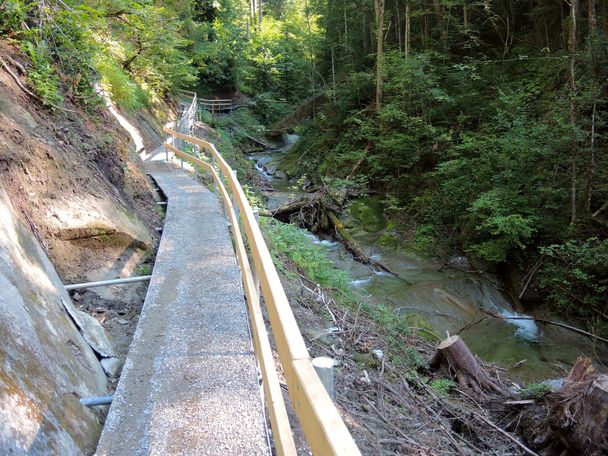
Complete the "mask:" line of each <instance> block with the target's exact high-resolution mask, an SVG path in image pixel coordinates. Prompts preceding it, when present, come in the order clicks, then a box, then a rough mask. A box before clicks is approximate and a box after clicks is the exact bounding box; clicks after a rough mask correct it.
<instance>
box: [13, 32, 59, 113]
mask: <svg viewBox="0 0 608 456" xmlns="http://www.w3.org/2000/svg"><path fill="white" fill-rule="evenodd" d="M22 49H23V51H24V52H25V53H26V54H27V56H28V57H29V58H30V59H31V61H32V65H31V67H30V68H29V69H28V73H27V80H28V82H29V83H30V84H31V85H32V87H33V88H34V91H35V92H36V93H37V94H38V96H39V97H40V98H41V99H42V103H44V104H45V105H60V104H61V103H62V102H63V97H62V96H61V92H60V90H59V89H60V87H61V83H60V81H59V77H58V75H57V71H56V70H55V68H54V67H53V64H52V63H51V61H50V58H49V54H48V51H47V48H46V46H45V45H43V44H40V45H38V46H36V45H34V44H33V43H32V42H30V41H24V42H23V43H22Z"/></svg>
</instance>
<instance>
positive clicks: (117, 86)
mask: <svg viewBox="0 0 608 456" xmlns="http://www.w3.org/2000/svg"><path fill="white" fill-rule="evenodd" d="M96 69H97V71H98V72H99V75H100V79H101V84H102V86H103V87H104V88H105V89H106V90H107V91H108V93H109V94H110V97H111V98H112V100H113V101H114V102H115V103H116V104H117V105H118V106H120V107H122V108H125V109H127V110H130V111H133V110H137V109H140V108H143V107H146V106H148V105H149V102H150V96H149V94H148V93H147V92H146V91H145V90H144V89H142V88H141V86H139V85H138V84H136V83H135V82H134V81H133V80H132V79H131V78H130V77H129V75H128V74H127V73H126V72H125V71H124V70H123V69H122V68H121V67H120V66H118V65H117V64H116V63H115V62H113V61H112V60H110V59H100V60H99V61H98V62H97V65H96Z"/></svg>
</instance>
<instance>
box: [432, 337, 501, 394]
mask: <svg viewBox="0 0 608 456" xmlns="http://www.w3.org/2000/svg"><path fill="white" fill-rule="evenodd" d="M429 366H430V367H432V368H435V369H437V368H439V367H440V366H445V367H447V368H448V370H449V371H450V372H451V373H452V374H454V375H455V376H456V378H457V379H458V383H460V384H461V385H462V386H465V387H469V388H472V389H474V390H475V391H478V392H492V393H498V394H505V393H506V392H505V390H504V389H503V388H501V387H500V386H499V385H497V384H496V382H495V381H494V380H492V378H491V377H490V376H489V375H488V373H487V372H486V371H485V370H484V368H483V367H482V366H481V365H480V364H479V362H478V361H477V358H476V357H475V355H473V353H471V350H469V347H467V344H465V343H464V341H463V340H462V339H461V338H460V336H450V337H448V338H447V339H445V340H443V341H442V342H441V343H440V344H439V346H438V347H437V351H436V352H435V354H434V355H433V356H432V357H431V359H430V360H429Z"/></svg>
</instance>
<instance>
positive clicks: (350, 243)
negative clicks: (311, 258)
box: [327, 210, 398, 276]
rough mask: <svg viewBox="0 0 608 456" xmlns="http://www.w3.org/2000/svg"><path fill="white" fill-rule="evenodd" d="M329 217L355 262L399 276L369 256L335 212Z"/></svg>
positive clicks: (329, 214) (328, 213) (329, 213)
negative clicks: (370, 265)
mask: <svg viewBox="0 0 608 456" xmlns="http://www.w3.org/2000/svg"><path fill="white" fill-rule="evenodd" d="M327 216H328V217H329V220H330V221H331V223H332V225H333V226H334V228H335V230H336V234H337V235H338V236H339V238H340V240H341V241H342V244H344V248H346V250H348V251H349V252H350V253H352V254H353V257H354V258H355V260H357V261H359V262H360V263H363V264H373V265H374V266H377V267H379V268H380V269H382V270H383V271H386V272H388V273H390V274H393V275H394V276H397V275H398V274H396V273H394V272H393V271H391V270H390V269H389V268H388V267H387V266H386V265H384V264H382V263H381V262H379V261H377V260H374V259H373V258H371V257H370V256H369V255H367V254H366V253H365V252H364V251H363V250H362V249H361V247H359V244H357V241H355V240H354V239H353V237H352V236H351V235H350V233H349V232H348V231H347V230H346V228H345V227H344V224H343V223H342V221H341V220H340V219H339V218H338V216H337V215H336V214H334V213H333V211H331V210H329V211H327Z"/></svg>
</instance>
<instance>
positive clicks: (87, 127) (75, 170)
mask: <svg viewBox="0 0 608 456" xmlns="http://www.w3.org/2000/svg"><path fill="white" fill-rule="evenodd" d="M0 53H2V54H3V55H4V56H10V58H11V59H12V60H11V59H6V60H7V61H9V62H12V61H17V62H19V63H21V64H22V65H23V66H24V68H25V69H26V71H27V67H28V63H27V61H26V59H24V58H23V56H22V55H21V54H20V52H19V51H18V50H17V49H16V48H15V47H13V46H12V45H9V44H6V43H0ZM13 72H14V73H15V74H17V75H18V77H19V78H20V79H21V82H22V84H23V85H26V84H27V83H26V77H25V75H24V74H22V73H20V72H19V71H18V69H17V68H13ZM63 95H64V99H65V107H66V108H67V109H69V110H70V111H58V110H51V109H49V108H46V107H44V106H42V105H40V104H39V102H38V101H37V100H34V99H32V98H30V97H29V96H28V95H27V94H26V93H25V92H23V91H22V90H21V89H20V88H19V86H18V85H17V84H16V83H15V81H14V79H13V78H12V77H11V76H10V75H9V74H8V73H7V72H6V71H5V70H4V69H0V187H2V188H4V189H5V191H6V193H7V196H8V199H10V202H11V203H12V206H13V207H14V208H15V211H16V212H17V213H18V217H19V218H20V219H21V222H22V223H23V225H24V226H26V227H27V229H28V230H31V233H32V234H33V236H34V239H36V241H37V242H38V243H39V244H40V245H41V246H42V248H43V251H44V252H45V253H46V254H47V255H48V257H49V259H50V260H51V262H52V264H53V266H54V268H55V269H56V270H57V273H58V275H59V279H60V280H61V282H58V284H57V286H58V287H59V288H61V285H60V283H63V284H68V283H77V282H78V283H80V282H89V281H95V280H101V279H108V278H116V277H128V276H133V275H144V274H149V273H150V271H151V268H152V264H153V260H154V254H155V253H154V252H155V251H156V246H157V243H158V238H159V234H158V231H157V228H159V227H161V226H162V210H160V209H159V206H158V205H157V204H156V202H155V198H156V195H155V194H154V191H153V189H152V187H151V185H150V183H149V182H148V180H147V179H146V176H145V173H144V171H143V166H142V163H141V160H140V158H139V156H138V154H137V153H136V152H135V146H134V143H133V141H132V140H131V138H130V137H129V134H128V133H127V132H126V131H125V130H124V129H123V128H122V127H121V126H120V125H119V123H118V122H117V120H116V119H115V118H114V117H113V116H112V115H111V114H110V113H109V112H108V110H107V109H106V108H105V107H103V105H101V106H100V107H99V108H94V110H93V111H94V112H86V111H84V110H83V109H82V108H81V107H80V105H78V104H75V103H73V100H72V98H71V97H72V94H69V93H64V94H63ZM163 108H164V109H163V110H164V111H166V113H171V109H170V108H169V107H167V106H165V107H163ZM123 115H125V117H127V118H129V119H130V121H131V123H132V124H133V125H134V126H135V127H136V128H137V129H138V130H139V134H140V135H141V137H142V139H143V143H144V145H145V147H148V148H150V149H152V148H153V147H155V146H156V145H158V143H160V141H161V137H162V136H161V127H160V125H159V124H160V123H161V120H158V119H157V116H156V115H155V114H154V113H152V112H148V111H142V112H138V113H133V114H130V115H126V114H124V113H123ZM162 120H164V119H162ZM146 288H147V284H145V283H143V284H142V283H139V284H130V285H121V286H115V287H107V288H95V289H90V290H81V291H77V292H73V293H72V298H73V301H74V304H75V306H76V307H77V308H80V309H81V310H83V311H84V312H86V313H87V314H89V315H91V316H93V317H95V318H96V319H97V320H98V321H99V322H100V323H101V324H102V325H103V326H104V328H105V330H106V331H105V332H106V333H107V334H109V336H110V337H109V338H110V339H111V342H113V345H114V347H113V348H114V352H115V353H116V355H117V356H118V358H119V359H124V356H125V355H126V352H127V350H128V346H129V342H130V339H131V337H132V334H133V332H134V329H135V325H136V323H137V317H138V315H139V312H140V309H141V305H142V303H143V300H144V297H145V293H146ZM64 294H65V291H64ZM64 299H65V300H67V301H69V297H68V295H67V294H65V297H64ZM60 304H61V303H59V305H60ZM60 310H61V311H62V312H65V310H63V309H61V308H60ZM47 342H48V341H47ZM45 343H46V342H45ZM48 343H49V344H50V343H51V342H48ZM68 348H69V347H68ZM81 351H82V349H81ZM24 356H25V354H24ZM96 362H97V361H96ZM68 364H69V363H68ZM50 365H52V363H51V364H50ZM68 367H69V365H68ZM55 368H56V369H60V368H62V367H61V366H56V367H55ZM102 375H103V374H102ZM37 376H38V371H37V370H36V369H33V370H32V369H30V370H27V371H24V372H22V373H21V374H19V375H18V377H23V378H21V379H20V380H19V381H22V380H23V379H24V378H30V379H31V380H30V384H28V385H29V386H28V385H25V386H23V385H21V387H22V388H25V389H23V390H22V392H23V394H29V390H28V388H32V387H34V383H31V382H36V381H37V380H36V379H37ZM104 382H106V379H105V378H104ZM114 382H115V379H110V385H109V386H110V390H111V389H112V388H113V386H112V384H113V383H114ZM49 385H50V383H49ZM104 393H107V390H104V391H101V390H99V391H96V390H94V389H93V388H89V390H88V391H87V392H86V393H83V394H82V395H83V396H84V395H99V394H104ZM50 394H51V395H52V394H60V393H58V392H57V391H55V392H54V393H53V392H51V393H50ZM77 399H78V398H77V397H76V399H75V404H76V406H75V407H72V408H71V409H69V410H67V409H66V410H67V412H69V414H70V420H68V422H60V423H55V427H56V428H57V429H59V431H61V432H64V431H66V432H69V429H68V427H70V426H72V427H73V426H74V423H76V422H80V421H82V422H83V423H85V421H86V419H85V418H86V416H88V415H87V414H90V413H89V411H88V409H86V408H83V406H81V405H80V404H79V403H78V400H77ZM72 405H73V404H72ZM100 410H103V408H101V409H100ZM32 413H33V412H32ZM32 416H33V415H32ZM102 422H103V416H102V415H101V414H96V415H95V425H94V426H92V427H89V428H88V430H87V431H86V433H88V434H87V435H88V436H89V437H88V438H89V440H88V441H87V442H88V443H86V444H85V445H84V446H80V450H74V448H72V449H70V448H69V447H65V448H67V449H65V448H64V450H65V451H59V452H60V453H62V454H81V453H83V452H84V453H86V452H87V451H85V447H86V448H94V447H95V445H96V439H97V437H98V435H99V431H100V429H101V427H100V424H101V423H102ZM24 425H25V424H24ZM83 425H84V426H86V424H83ZM44 432H46V431H44V430H41V434H40V436H41V438H45V434H44ZM91 436H92V437H91ZM2 438H4V436H3V437H2ZM91 439H92V440H91ZM72 450H74V451H72Z"/></svg>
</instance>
